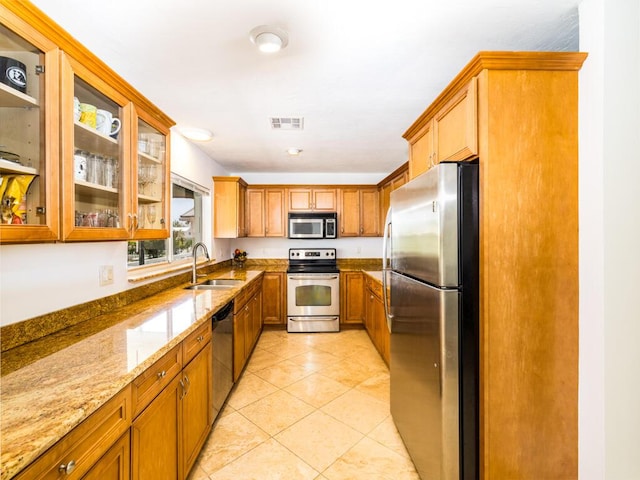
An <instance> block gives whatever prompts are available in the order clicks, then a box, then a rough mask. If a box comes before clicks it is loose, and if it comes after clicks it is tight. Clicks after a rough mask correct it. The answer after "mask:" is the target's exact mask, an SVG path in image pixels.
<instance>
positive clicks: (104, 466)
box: [82, 431, 131, 480]
mask: <svg viewBox="0 0 640 480" xmlns="http://www.w3.org/2000/svg"><path fill="white" fill-rule="evenodd" d="M130 449H131V436H130V434H129V431H127V432H126V433H125V434H124V435H122V437H120V440H118V441H117V442H116V443H114V444H113V446H112V447H111V448H110V449H109V450H108V451H107V453H105V454H104V455H103V456H102V458H101V459H100V460H98V462H96V464H95V465H94V466H93V467H92V468H91V470H89V471H88V472H87V474H86V475H85V476H84V477H82V480H128V479H129V477H130V475H129V472H130V460H131V456H130Z"/></svg>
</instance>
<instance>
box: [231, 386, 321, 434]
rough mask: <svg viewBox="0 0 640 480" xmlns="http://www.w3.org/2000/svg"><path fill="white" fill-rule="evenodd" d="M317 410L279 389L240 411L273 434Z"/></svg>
mask: <svg viewBox="0 0 640 480" xmlns="http://www.w3.org/2000/svg"><path fill="white" fill-rule="evenodd" d="M314 410H315V408H314V407H312V406H311V405H309V404H308V403H305V402H303V401H302V400H299V399H298V398H296V397H294V396H293V395H291V394H290V393H287V392H285V391H284V390H278V391H277V392H275V393H272V394H271V395H269V396H267V397H264V398H263V399H261V400H258V401H256V402H253V403H252V404H250V405H248V406H246V407H244V408H242V409H240V410H239V412H240V413H241V414H242V415H244V416H245V417H246V418H248V419H249V420H251V421H252V422H253V423H255V424H256V425H257V426H259V427H260V428H261V429H262V430H264V431H265V432H267V433H268V434H269V435H271V436H273V435H276V434H277V433H280V432H281V431H282V430H284V429H285V428H287V427H290V426H291V425H293V424H294V423H296V422H297V421H298V420H300V419H302V418H304V417H306V416H307V415H309V414H310V413H311V412H313V411H314Z"/></svg>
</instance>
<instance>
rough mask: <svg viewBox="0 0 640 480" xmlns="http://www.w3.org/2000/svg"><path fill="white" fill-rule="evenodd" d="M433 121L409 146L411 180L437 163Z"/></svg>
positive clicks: (423, 128)
mask: <svg viewBox="0 0 640 480" xmlns="http://www.w3.org/2000/svg"><path fill="white" fill-rule="evenodd" d="M435 156H436V155H435V152H434V148H433V121H429V123H427V124H426V125H425V126H424V127H422V129H421V130H420V131H419V132H418V134H417V135H416V136H415V137H414V138H412V139H411V141H410V144H409V178H410V179H414V178H416V177H417V176H418V175H420V174H421V173H424V172H426V171H427V170H428V169H429V168H431V167H432V166H433V165H434V163H435V160H436V159H435Z"/></svg>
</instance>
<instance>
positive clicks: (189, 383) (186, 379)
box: [184, 375, 191, 395]
mask: <svg viewBox="0 0 640 480" xmlns="http://www.w3.org/2000/svg"><path fill="white" fill-rule="evenodd" d="M184 383H186V384H187V391H186V392H184V394H185V395H186V394H187V393H189V390H190V389H191V381H190V380H189V377H187V376H186V375H185V376H184Z"/></svg>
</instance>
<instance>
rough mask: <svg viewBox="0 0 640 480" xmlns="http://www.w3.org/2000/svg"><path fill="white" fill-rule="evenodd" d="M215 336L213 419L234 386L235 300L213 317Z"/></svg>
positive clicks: (213, 345)
mask: <svg viewBox="0 0 640 480" xmlns="http://www.w3.org/2000/svg"><path fill="white" fill-rule="evenodd" d="M211 326H212V329H213V337H212V340H211V348H212V349H213V355H212V358H213V419H214V420H215V419H216V418H217V417H218V414H219V413H220V410H221V409H222V407H223V405H224V402H225V400H226V399H227V396H228V395H229V392H230V391H231V388H232V387H233V301H231V302H229V303H227V304H226V305H225V306H224V307H222V308H221V309H220V310H219V311H218V312H217V313H216V314H215V315H213V317H212V318H211Z"/></svg>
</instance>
